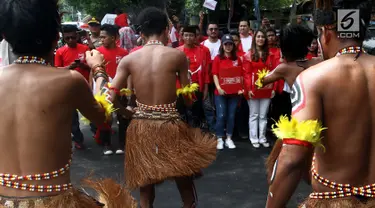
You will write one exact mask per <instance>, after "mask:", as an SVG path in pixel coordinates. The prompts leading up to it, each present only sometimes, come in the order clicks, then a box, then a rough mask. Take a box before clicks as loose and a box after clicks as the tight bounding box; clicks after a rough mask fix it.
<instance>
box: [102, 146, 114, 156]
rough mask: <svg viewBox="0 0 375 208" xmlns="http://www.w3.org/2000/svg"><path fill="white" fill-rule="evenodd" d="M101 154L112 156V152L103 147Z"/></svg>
mask: <svg viewBox="0 0 375 208" xmlns="http://www.w3.org/2000/svg"><path fill="white" fill-rule="evenodd" d="M103 154H104V155H112V154H113V151H112V150H111V149H110V148H109V147H104V150H103Z"/></svg>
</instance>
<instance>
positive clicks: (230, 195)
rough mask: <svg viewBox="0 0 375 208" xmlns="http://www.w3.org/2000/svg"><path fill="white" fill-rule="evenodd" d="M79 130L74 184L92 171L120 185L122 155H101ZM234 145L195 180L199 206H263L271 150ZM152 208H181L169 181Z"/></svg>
mask: <svg viewBox="0 0 375 208" xmlns="http://www.w3.org/2000/svg"><path fill="white" fill-rule="evenodd" d="M115 130H117V129H116V128H115ZM82 131H83V133H84V135H85V138H86V145H87V147H88V149H87V150H84V151H75V153H74V159H73V166H72V180H73V183H75V184H78V183H79V180H80V179H81V178H83V177H86V176H88V175H89V174H90V173H91V172H92V171H94V173H95V175H97V176H99V177H112V178H115V179H117V180H118V181H120V182H121V181H122V179H123V163H124V158H123V156H117V155H113V156H102V154H101V153H102V152H101V148H100V147H98V146H97V145H96V144H95V143H94V141H93V140H92V139H90V138H91V132H90V131H89V128H88V127H87V126H83V127H82ZM116 136H117V135H116ZM114 140H117V139H114ZM235 143H236V145H237V149H235V150H229V149H224V150H223V151H221V152H219V153H218V157H217V160H216V161H215V162H214V163H213V164H212V165H211V166H210V167H209V168H207V169H205V171H204V177H202V178H201V179H199V180H197V181H196V188H197V191H198V197H199V207H201V208H219V207H220V208H258V207H260V208H261V207H264V206H265V201H266V196H267V182H266V177H265V168H264V161H265V159H266V157H267V155H268V154H269V152H270V149H259V150H256V149H254V148H252V146H251V145H250V143H249V142H248V141H247V140H237V141H235ZM309 191H310V189H309V187H308V186H307V185H305V184H304V183H301V184H300V186H299V188H298V190H297V192H296V193H297V194H295V195H294V196H293V199H292V200H291V202H290V204H289V206H288V207H296V206H297V204H298V202H301V201H302V200H303V199H304V198H305V197H306V196H307V194H308V193H309ZM89 192H90V191H89ZM133 195H134V196H135V197H136V198H137V199H139V193H138V192H134V193H133ZM155 207H156V208H178V207H181V200H180V197H179V194H178V190H177V187H176V186H175V184H174V183H173V182H172V181H167V182H165V183H163V184H161V185H159V186H158V187H157V189H156V200H155Z"/></svg>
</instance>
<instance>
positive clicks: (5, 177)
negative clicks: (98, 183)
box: [0, 159, 72, 192]
mask: <svg viewBox="0 0 375 208" xmlns="http://www.w3.org/2000/svg"><path fill="white" fill-rule="evenodd" d="M71 162H72V160H71V159H70V160H69V163H68V164H66V165H65V166H64V167H63V168H61V169H59V170H56V171H52V172H49V173H43V174H34V175H26V176H19V175H15V174H4V173H0V186H5V187H8V188H13V189H20V190H25V191H31V192H60V191H66V190H68V189H70V188H72V184H71V183H68V184H61V185H31V184H24V183H19V182H16V181H40V180H50V179H52V178H56V177H59V176H61V175H64V174H65V173H66V172H67V171H68V170H69V168H70V165H71Z"/></svg>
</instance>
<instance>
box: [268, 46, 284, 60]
mask: <svg viewBox="0 0 375 208" xmlns="http://www.w3.org/2000/svg"><path fill="white" fill-rule="evenodd" d="M268 50H269V53H270V54H272V55H273V56H274V58H275V59H280V58H281V50H280V48H269V49H268Z"/></svg>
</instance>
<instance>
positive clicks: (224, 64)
mask: <svg viewBox="0 0 375 208" xmlns="http://www.w3.org/2000/svg"><path fill="white" fill-rule="evenodd" d="M235 66H242V61H241V59H240V58H239V57H237V60H235V61H233V60H232V59H229V58H227V57H225V58H224V59H221V58H220V56H219V55H218V56H216V57H215V59H214V60H213V62H212V75H216V76H219V71H220V69H224V68H231V67H235ZM215 95H219V92H218V91H217V89H215Z"/></svg>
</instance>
